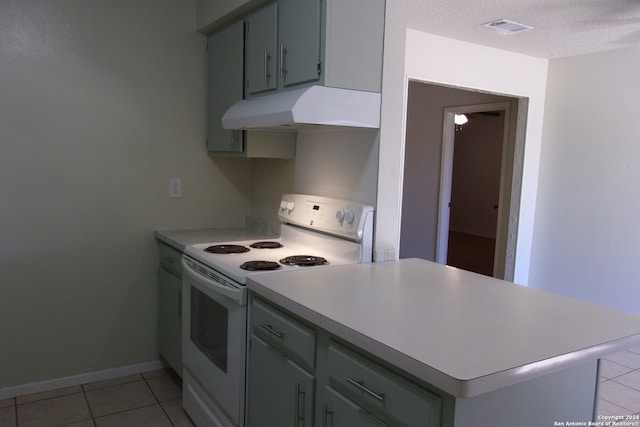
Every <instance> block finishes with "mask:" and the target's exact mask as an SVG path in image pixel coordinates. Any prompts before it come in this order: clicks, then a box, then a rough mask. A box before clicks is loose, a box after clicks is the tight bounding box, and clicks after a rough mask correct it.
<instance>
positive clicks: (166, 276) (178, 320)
mask: <svg viewBox="0 0 640 427" xmlns="http://www.w3.org/2000/svg"><path fill="white" fill-rule="evenodd" d="M181 258H182V254H181V253H180V252H179V251H177V250H175V249H172V248H170V247H169V246H167V245H165V244H164V243H160V268H159V269H158V348H159V352H160V354H161V355H162V357H163V358H164V360H166V361H167V363H169V365H170V366H171V367H172V368H173V370H174V371H176V373H177V374H178V375H179V376H181V377H182V266H181V264H180V260H181Z"/></svg>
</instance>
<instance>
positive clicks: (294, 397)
mask: <svg viewBox="0 0 640 427" xmlns="http://www.w3.org/2000/svg"><path fill="white" fill-rule="evenodd" d="M249 319H250V320H249V324H250V330H251V338H250V340H251V342H250V350H249V352H250V354H249V370H248V384H249V385H248V400H247V402H248V426H249V427H262V426H265V427H267V426H269V427H270V426H275V425H277V426H281V425H292V424H293V425H294V426H312V425H315V426H320V427H352V426H363V427H367V426H376V427H379V426H385V425H389V426H399V427H408V426H421V427H437V426H441V425H442V424H443V422H442V411H443V404H444V403H443V402H444V399H443V397H441V396H439V395H437V394H434V393H433V392H431V391H429V390H426V389H425V388H423V387H421V386H418V385H417V384H415V383H413V382H412V381H410V380H408V379H406V378H404V377H403V376H401V375H399V374H397V373H395V372H392V371H391V370H390V369H389V368H388V367H386V366H383V364H381V363H379V362H377V361H374V360H372V359H370V358H369V357H368V356H367V355H366V354H364V353H363V352H361V351H359V350H357V349H354V348H351V347H347V345H345V344H344V343H341V342H339V341H338V340H336V339H335V338H334V337H333V336H332V335H331V334H330V333H328V332H326V331H324V330H322V329H318V328H315V327H312V326H310V325H308V324H307V323H306V322H304V321H302V320H299V319H298V318H295V317H293V316H291V315H289V314H288V313H285V312H284V311H282V310H280V309H278V308H277V307H275V306H273V305H271V304H269V303H267V302H265V301H263V300H261V299H260V298H259V297H256V296H254V295H252V296H251V303H250V306H249ZM296 420H297V421H296ZM296 422H297V424H296Z"/></svg>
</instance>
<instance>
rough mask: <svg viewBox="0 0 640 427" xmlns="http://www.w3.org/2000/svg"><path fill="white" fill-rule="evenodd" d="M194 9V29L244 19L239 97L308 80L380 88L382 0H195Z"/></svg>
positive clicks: (341, 86) (308, 82) (333, 84)
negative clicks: (243, 58) (242, 72)
mask: <svg viewBox="0 0 640 427" xmlns="http://www.w3.org/2000/svg"><path fill="white" fill-rule="evenodd" d="M209 3H211V4H209ZM214 3H215V4H214ZM234 6H235V8H234ZM198 11H199V12H198V13H199V14H198V28H199V30H200V31H205V30H206V31H213V30H215V29H216V28H219V27H220V26H222V25H226V24H227V23H228V22H232V21H234V20H238V19H242V20H244V22H245V23H246V26H245V48H244V57H245V68H244V72H245V86H244V97H245V98H248V97H251V96H253V95H259V94H264V93H267V92H270V91H274V90H283V89H287V88H290V87H296V86H300V85H309V84H319V85H324V86H330V87H336V88H344V89H355V90H364V91H371V92H380V90H381V81H382V54H383V38H384V15H385V0H277V1H272V2H264V1H256V0H251V1H240V0H224V1H220V0H218V1H216V2H214V1H213V0H199V1H198ZM212 27H213V28H212Z"/></svg>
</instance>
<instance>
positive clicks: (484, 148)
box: [436, 102, 510, 277]
mask: <svg viewBox="0 0 640 427" xmlns="http://www.w3.org/2000/svg"><path fill="white" fill-rule="evenodd" d="M509 114H510V105H509V103H507V102H503V103H494V104H480V105H471V106H463V107H455V108H446V109H445V114H444V124H443V150H442V166H441V178H440V186H441V188H440V201H439V205H440V212H439V218H438V246H437V250H436V260H437V262H440V263H442V264H447V265H451V266H454V267H459V268H462V269H465V270H469V271H473V272H476V273H480V274H484V275H488V276H498V277H499V276H500V274H501V273H500V271H499V270H498V269H499V268H500V267H499V266H500V265H501V264H502V263H501V262H496V261H497V260H499V259H500V256H501V253H500V252H498V251H496V249H497V248H498V247H503V246H504V245H505V242H504V241H502V240H504V239H505V237H506V236H505V234H504V232H501V231H502V230H500V227H499V224H500V223H501V218H500V217H501V216H502V215H504V212H503V211H501V209H500V206H501V205H502V203H501V200H500V199H501V194H503V193H502V191H501V187H502V182H501V181H502V176H503V173H502V168H503V163H504V160H503V157H504V153H505V152H506V147H507V141H508V131H509V127H508V123H509V121H508V118H509ZM457 118H461V119H464V124H456V123H457ZM498 239H501V241H500V246H499V245H497V241H498Z"/></svg>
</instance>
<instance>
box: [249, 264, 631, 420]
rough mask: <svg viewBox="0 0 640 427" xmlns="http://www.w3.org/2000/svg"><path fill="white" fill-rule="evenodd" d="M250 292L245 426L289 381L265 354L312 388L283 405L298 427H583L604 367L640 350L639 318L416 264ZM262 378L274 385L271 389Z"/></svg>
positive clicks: (365, 267)
mask: <svg viewBox="0 0 640 427" xmlns="http://www.w3.org/2000/svg"><path fill="white" fill-rule="evenodd" d="M247 284H248V286H249V289H250V290H251V293H252V297H251V306H250V312H249V313H250V314H249V315H250V325H251V341H252V342H251V344H252V350H251V352H252V354H251V355H250V360H251V365H252V366H251V367H250V373H249V384H250V387H249V389H250V391H249V393H250V394H249V396H250V399H249V423H250V425H259V423H258V424H254V423H252V418H251V417H252V413H253V414H255V415H254V417H253V420H256V419H258V418H259V416H260V417H264V416H269V414H265V412H264V411H263V407H265V406H269V403H274V404H275V403H276V402H270V399H275V398H276V394H275V393H273V394H272V395H264V394H263V395H262V396H260V399H256V398H255V397H257V396H258V395H259V393H260V391H262V390H265V389H268V387H269V386H271V387H276V386H280V384H277V383H278V382H281V383H285V382H286V380H285V378H288V377H287V376H286V375H284V376H280V374H281V373H280V372H278V371H277V369H278V366H282V367H284V366H285V364H282V363H280V362H277V363H275V365H268V364H267V365H265V366H263V361H264V360H267V359H269V358H270V357H271V356H270V355H276V356H274V357H275V358H274V359H273V360H286V361H287V362H286V365H287V366H295V367H296V369H297V370H298V371H300V372H304V373H305V375H306V376H307V377H308V378H311V379H312V380H311V381H309V385H308V386H307V387H308V388H309V389H307V390H302V391H301V390H300V387H303V388H304V387H305V386H304V384H303V385H302V386H301V383H300V382H296V385H295V386H296V391H297V393H303V394H302V395H299V394H296V396H295V399H293V398H292V399H291V401H294V400H295V404H294V405H293V406H294V407H293V408H292V409H291V411H292V412H291V416H295V417H297V418H298V419H304V423H303V424H304V425H316V426H325V425H332V426H335V427H337V426H340V425H362V426H364V425H376V426H377V425H408V426H413V425H427V426H432V425H437V426H456V427H459V426H470V425H478V424H481V425H491V426H513V425H518V426H532V427H533V426H536V427H541V426H552V425H554V423H555V422H567V421H574V422H585V423H587V422H589V421H592V420H597V418H596V417H597V415H596V414H597V408H596V407H595V406H596V405H597V394H598V391H597V389H598V359H599V358H600V357H602V356H604V355H606V354H608V353H611V352H615V351H618V350H621V349H625V348H628V347H631V346H633V345H635V344H637V343H638V342H640V318H639V317H637V316H633V315H630V314H626V313H622V312H619V311H616V310H612V309H608V308H605V307H600V306H596V305H593V304H589V303H586V302H582V301H578V300H574V299H570V298H565V297H562V296H559V295H554V294H550V293H546V292H542V291H539V290H535V289H530V288H527V287H523V286H519V285H516V284H512V283H507V282H504V281H500V280H497V279H493V278H490V277H486V276H481V275H478V274H474V273H470V272H467V271H463V270H459V269H456V268H452V267H447V266H443V265H439V264H435V263H432V262H429V261H424V260H418V259H405V260H400V261H392V262H381V263H371V264H357V265H347V266H336V267H331V268H323V269H318V270H315V271H314V270H306V271H305V270H302V269H301V270H300V271H292V272H284V273H274V274H267V275H256V276H253V277H250V278H249V280H248V281H247ZM269 360H271V359H269ZM265 367H266V368H267V370H265V369H263V368H265ZM283 369H284V368H283ZM269 372H271V374H270V373H269ZM270 375H273V376H274V378H281V380H280V381H276V382H275V383H274V382H273V381H271V383H270V384H268V385H267V386H266V388H265V385H264V384H262V383H261V382H265V381H266V382H268V381H269V378H270V377H269V376H270ZM282 387H283V388H284V390H288V388H287V387H288V386H287V385H286V384H283V385H282ZM291 387H292V388H291V390H293V385H291ZM256 393H257V394H256ZM298 396H304V398H305V399H306V398H310V399H312V400H311V404H309V405H305V404H302V405H301V404H300V402H299V399H298ZM252 397H253V398H252ZM256 401H261V402H266V403H264V404H262V403H261V404H260V405H256V404H255V403H254V402H256ZM314 403H315V404H314ZM252 404H253V405H255V406H252ZM402 405H404V406H402ZM276 407H278V408H280V410H279V412H281V413H286V412H287V409H286V408H285V407H283V406H276ZM261 411H262V412H261ZM300 411H303V412H304V411H307V412H313V413H308V414H304V413H303V414H301V413H300ZM258 415H259V416H258ZM274 416H278V415H274ZM287 416H288V415H287ZM347 419H348V420H349V421H348V422H345V421H344V420H347ZM328 420H330V422H329V423H328ZM354 422H355V423H356V424H353V423H354ZM349 423H351V424H349ZM556 425H557V424H556ZM585 425H586V424H585Z"/></svg>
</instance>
